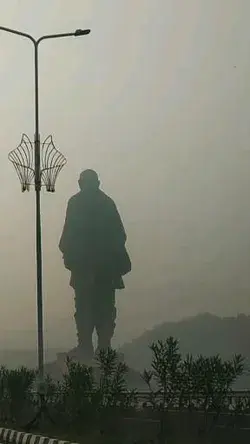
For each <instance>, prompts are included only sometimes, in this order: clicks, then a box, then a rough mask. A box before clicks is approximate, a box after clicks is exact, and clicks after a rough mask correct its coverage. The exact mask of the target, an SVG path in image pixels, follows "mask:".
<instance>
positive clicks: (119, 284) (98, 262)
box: [59, 170, 131, 360]
mask: <svg viewBox="0 0 250 444" xmlns="http://www.w3.org/2000/svg"><path fill="white" fill-rule="evenodd" d="M78 183H79V187H80V192H78V193H77V194H75V195H74V196H73V197H71V198H70V200H69V202H68V207H67V211H66V218H65V223H64V228H63V232H62V236H61V239H60V243H59V248H60V250H61V252H62V254H63V259H64V265H65V267H66V268H67V269H68V270H70V272H71V279H70V285H71V287H73V289H74V292H75V322H76V329H77V336H78V345H77V347H76V348H75V349H73V351H72V353H73V354H74V353H75V354H76V355H77V356H80V357H81V358H83V359H87V360H89V359H92V357H93V356H94V349H93V342H92V336H93V332H94V329H96V333H97V337H98V347H97V350H100V349H107V348H109V347H110V346H111V339H112V337H113V335H114V330H115V320H116V307H115V292H116V290H117V289H123V288H124V282H123V276H124V275H125V274H127V273H128V272H130V270H131V262H130V258H129V255H128V253H127V250H126V247H125V243H126V233H125V230H124V227H123V223H122V220H121V217H120V215H119V212H118V210H117V208H116V205H115V203H114V201H113V200H112V199H111V198H110V197H109V196H107V195H106V194H105V193H104V192H103V191H101V190H100V182H99V178H98V175H97V173H96V172H95V171H93V170H85V171H83V172H82V173H81V175H80V178H79V181H78Z"/></svg>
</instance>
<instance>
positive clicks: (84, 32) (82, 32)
mask: <svg viewBox="0 0 250 444" xmlns="http://www.w3.org/2000/svg"><path fill="white" fill-rule="evenodd" d="M88 34H90V29H77V30H76V31H75V37H80V36H81V35H88Z"/></svg>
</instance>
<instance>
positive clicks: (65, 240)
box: [59, 200, 72, 254]
mask: <svg viewBox="0 0 250 444" xmlns="http://www.w3.org/2000/svg"><path fill="white" fill-rule="evenodd" d="M71 231H72V202H71V200H69V202H68V205H67V210H66V216H65V221H64V226H63V231H62V235H61V238H60V241H59V250H60V251H61V252H62V253H63V254H65V253H66V251H67V249H68V244H69V238H70V233H71Z"/></svg>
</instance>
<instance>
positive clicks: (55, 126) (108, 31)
mask: <svg viewBox="0 0 250 444" xmlns="http://www.w3.org/2000/svg"><path fill="white" fill-rule="evenodd" d="M249 15H250V2H249V0H188V1H185V0H105V1H103V0H102V1H101V0H99V1H98V0H73V1H71V2H69V1H68V0H53V1H51V0H41V1H34V0H9V1H1V2H0V17H1V23H0V24H1V25H3V26H9V27H13V28H16V29H20V30H23V31H26V32H29V33H32V34H33V35H34V36H37V37H38V36H40V35H42V34H46V33H55V32H65V31H66V32H67V31H71V30H75V29H76V28H80V27H89V28H91V29H92V33H91V34H90V35H89V36H86V37H82V38H78V39H75V38H71V39H63V40H60V41H50V42H49V41H47V42H44V43H43V45H42V46H41V52H40V105H41V106H40V111H41V137H42V139H44V138H45V137H46V136H47V135H48V134H50V133H52V134H53V137H54V141H55V143H56V146H57V147H58V148H60V150H61V151H62V152H63V153H64V154H65V155H66V156H67V159H68V164H67V166H66V167H65V169H64V170H63V172H62V173H61V175H60V178H59V180H58V183H57V192H56V194H54V195H53V194H52V195H50V194H45V193H44V195H43V196H42V208H43V240H44V296H45V307H44V308H45V316H46V329H47V337H46V341H47V344H48V345H52V344H53V346H55V345H61V344H59V343H58V342H60V341H59V339H58V338H56V339H55V338H54V337H52V335H51V334H49V331H50V329H51V328H52V327H51V326H53V324H55V323H57V322H59V323H60V322H61V325H62V335H64V336H63V337H66V336H65V335H67V334H66V333H65V329H63V323H64V320H65V322H66V321H67V319H68V321H67V322H68V325H69V326H71V334H74V323H73V320H72V322H71V316H72V314H73V295H72V291H71V289H69V287H68V278H69V276H68V273H67V272H66V271H65V270H64V268H63V264H62V260H61V256H60V253H59V251H58V247H57V245H58V240H59V237H60V233H61V229H62V225H63V222H64V214H65V207H66V203H67V200H68V198H69V197H70V196H71V195H72V194H73V193H74V192H75V191H77V179H78V175H79V173H80V172H81V170H82V169H84V168H89V167H90V168H95V169H96V170H97V171H98V172H99V174H100V178H101V181H102V184H103V188H104V189H105V191H106V192H107V193H109V194H110V195H111V196H112V197H113V198H114V199H115V201H116V202H117V205H118V207H119V209H120V211H121V214H122V217H123V219H124V223H125V226H126V228H127V233H128V247H129V250H130V253H131V256H132V260H133V273H132V274H131V276H129V277H128V278H126V285H127V289H126V291H125V292H120V293H119V294H118V296H117V298H118V308H119V318H118V327H117V338H118V339H117V340H119V341H121V342H122V341H125V340H126V339H128V338H130V337H131V336H133V335H136V334H137V333H139V332H140V331H142V330H143V329H144V328H149V327H150V326H152V325H153V324H154V323H156V322H161V321H163V320H167V319H175V318H178V317H182V316H185V315H189V314H193V313H197V312H199V311H212V312H214V313H219V314H223V313H224V314H237V312H241V311H245V312H249V311H250V310H249V306H250V299H249V294H250V275H249V262H250V237H249V230H250V224H249V222H250V200H249V198H248V196H249V189H250V124H249V123H250V122H249V121H250V88H249V85H250V83H249V82H250V81H249V78H250V56H249V54H250V52H249V48H250V28H249ZM0 61H1V63H0V91H1V93H0V119H1V125H0V146H1V151H0V167H1V175H0V177H1V186H0V202H1V219H0V237H1V239H0V242H1V249H0V282H1V310H0V330H1V332H3V330H11V329H16V330H20V329H22V330H29V329H31V330H32V329H33V328H34V326H35V323H36V307H35V302H36V296H35V262H34V258H35V249H34V247H35V243H34V239H35V237H34V236H35V233H34V214H35V212H34V193H33V192H30V193H29V194H28V193H26V194H21V193H20V187H19V183H18V179H17V177H16V176H15V173H14V170H13V167H12V165H11V164H9V162H8V160H7V154H8V151H10V150H11V149H13V148H14V147H15V146H16V145H17V144H18V143H19V141H20V138H21V134H22V132H26V133H27V134H29V135H30V137H33V133H34V118H33V64H32V62H33V53H32V46H31V45H30V43H29V42H28V41H25V40H22V39H20V38H19V37H16V36H12V35H9V34H5V33H0ZM63 330H64V331H63ZM1 335H2V336H1V337H2V340H1V343H2V342H3V338H5V336H4V334H3V333H1ZM8 338H10V335H8ZM33 339H34V341H35V337H32V338H31V337H30V338H29V340H30V341H31V342H32V341H33ZM6 340H7V342H8V341H9V339H6Z"/></svg>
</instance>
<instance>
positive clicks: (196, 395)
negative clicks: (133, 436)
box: [0, 337, 250, 442]
mask: <svg viewBox="0 0 250 444" xmlns="http://www.w3.org/2000/svg"><path fill="white" fill-rule="evenodd" d="M150 348H151V351H152V364H151V368H150V369H148V370H145V371H144V373H143V374H142V378H143V380H144V381H145V383H146V384H147V386H148V392H147V394H144V396H143V397H142V395H141V394H139V393H138V392H136V391H130V390H129V389H128V387H127V384H126V374H127V372H128V368H127V366H126V364H125V363H124V362H120V360H119V356H118V354H117V352H116V351H115V350H108V351H106V352H104V351H101V352H100V354H99V356H98V358H97V363H96V368H92V367H87V366H85V365H82V364H80V363H77V362H73V361H70V360H68V361H67V372H66V373H65V375H64V376H63V379H62V381H53V380H52V379H51V378H50V376H47V377H46V401H47V406H48V409H49V412H50V415H51V417H52V418H53V421H54V424H53V425H52V424H50V426H49V427H50V433H51V434H54V435H58V436H60V437H62V438H65V437H66V438H67V436H66V435H65V434H66V433H71V434H72V433H74V438H75V439H76V438H77V436H78V438H79V436H81V435H83V434H87V433H90V432H91V430H92V431H93V430H99V431H100V432H101V434H104V435H107V434H110V433H111V434H113V435H114V436H116V437H117V436H118V435H119V434H120V435H121V437H120V438H121V440H120V441H119V440H118V441H116V442H123V441H122V434H123V431H124V427H125V428H127V425H126V426H124V421H125V419H124V418H126V421H127V424H128V418H133V419H136V420H137V421H139V422H140V421H144V423H143V424H146V422H147V420H148V419H149V418H150V419H151V420H152V419H154V420H156V421H155V422H156V423H157V424H158V426H157V427H158V429H157V435H158V439H159V440H160V442H165V441H164V440H165V437H166V436H167V437H169V439H170V437H171V439H173V441H169V442H179V441H174V436H175V435H176V436H177V435H178V433H179V432H180V424H181V429H182V432H183V430H184V429H185V437H186V439H187V434H190V435H193V436H197V437H198V436H207V435H209V434H211V433H213V431H214V429H215V426H216V425H218V424H219V423H220V420H221V418H227V424H229V421H231V423H232V422H233V423H234V424H235V422H236V419H239V418H241V417H242V415H243V413H248V412H249V411H250V404H249V403H248V400H247V399H244V400H243V399H242V398H241V399H239V400H238V401H237V402H235V403H234V405H233V404H232V395H233V392H232V386H233V384H234V383H235V381H236V380H237V378H238V377H240V376H241V375H242V373H243V371H244V359H243V357H242V356H241V355H235V356H234V357H233V358H232V359H231V360H222V359H221V358H220V356H212V357H205V356H198V357H193V356H191V355H187V356H186V357H182V356H181V353H180V351H179V344H178V341H177V340H175V339H174V338H173V337H169V338H168V339H167V340H166V341H157V342H155V343H153V344H152V345H151V346H150ZM35 381H36V372H35V371H33V370H30V369H27V368H25V367H22V368H19V369H16V370H8V369H6V368H5V367H3V366H2V367H1V368H0V421H1V426H4V425H6V426H8V427H13V428H20V427H21V426H23V425H24V424H27V423H28V422H29V420H30V419H32V417H34V415H35V412H36V411H37V408H38V407H39V400H38V399H37V396H36V394H35V392H34V384H35ZM142 398H143V400H142ZM145 421H146V422H145ZM155 422H154V423H155ZM43 427H45V428H46V426H44V425H43ZM141 428H142V427H141ZM46 431H47V430H46ZM67 431H68V432H67ZM42 432H43V430H41V429H40V430H39V433H42ZM76 435H77V436H76ZM71 436H72V435H71ZM71 439H72V438H71ZM197 439H198V438H197ZM109 442H111V441H110V438H109ZM186 442H188V441H186ZM192 442H195V441H192ZM197 442H198V441H197Z"/></svg>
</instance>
